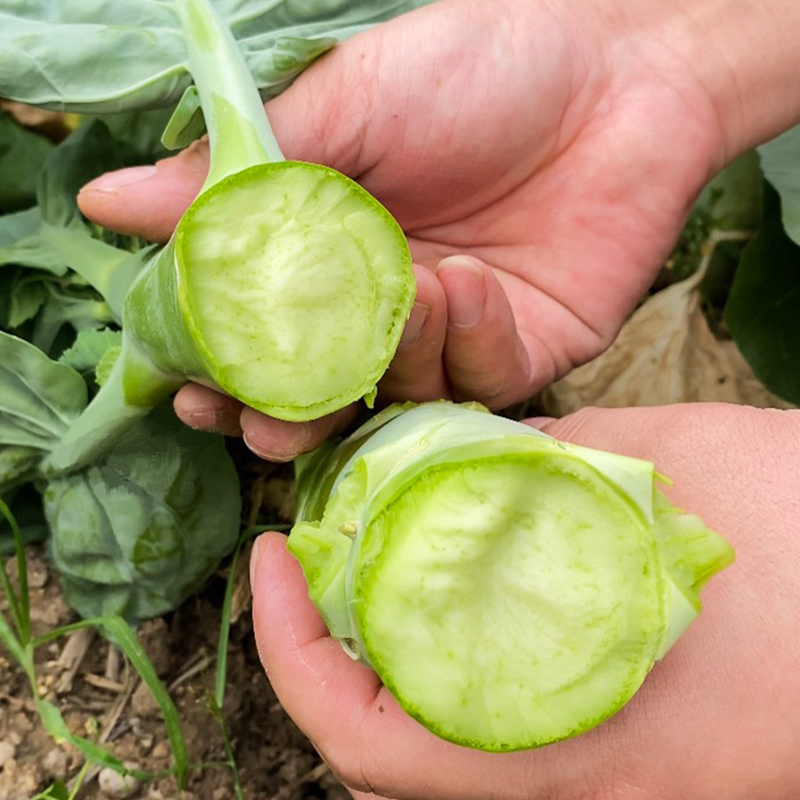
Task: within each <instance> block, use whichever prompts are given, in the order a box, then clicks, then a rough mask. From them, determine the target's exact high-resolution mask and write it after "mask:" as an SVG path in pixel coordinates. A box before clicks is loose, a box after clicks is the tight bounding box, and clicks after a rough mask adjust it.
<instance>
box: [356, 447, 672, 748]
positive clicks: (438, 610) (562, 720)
mask: <svg viewBox="0 0 800 800" xmlns="http://www.w3.org/2000/svg"><path fill="white" fill-rule="evenodd" d="M662 590H663V586H662V582H661V578H660V569H659V565H658V563H657V553H656V549H655V546H654V543H653V541H652V539H651V538H650V535H649V531H648V530H647V528H646V526H645V524H644V522H643V521H642V519H641V517H639V516H638V514H637V513H636V512H635V510H634V509H633V507H632V506H631V504H630V502H629V501H628V500H627V499H626V498H625V497H624V496H623V495H621V494H619V493H618V492H616V491H615V490H614V489H612V488H611V486H610V485H609V484H607V483H605V482H604V481H603V480H602V479H600V478H599V477H598V474H597V473H596V472H594V470H593V469H592V468H591V467H588V466H586V465H585V464H581V463H579V462H577V461H576V460H575V459H572V458H569V457H567V456H565V457H563V458H559V457H557V456H556V457H554V456H553V455H552V454H549V455H548V456H547V457H546V460H544V459H543V458H542V457H541V456H539V455H538V454H533V455H531V456H514V457H513V459H510V458H505V459H494V460H484V461H480V462H471V463H466V464H465V463H462V464H450V465H446V466H441V467H436V468H432V469H430V470H428V471H427V473H425V474H423V475H422V476H421V477H420V478H419V479H417V480H416V481H415V482H414V483H412V484H411V485H410V486H408V487H407V488H406V490H405V491H404V492H403V493H402V494H401V495H400V496H399V497H398V498H397V499H396V500H395V501H394V502H393V503H392V504H391V505H389V506H388V507H387V508H386V509H384V510H383V511H382V512H381V513H379V514H378V515H377V516H376V517H375V518H374V519H373V520H372V521H371V522H370V523H369V526H368V528H367V530H366V531H365V533H364V540H363V543H362V545H361V548H360V551H359V555H358V559H357V561H356V562H355V563H354V565H353V574H352V589H351V592H352V593H351V597H352V601H353V604H354V605H353V608H354V614H355V618H356V620H357V624H358V628H359V632H360V635H361V638H362V642H363V646H364V648H365V649H366V652H367V654H368V656H369V659H370V661H371V662H372V665H373V667H374V668H375V670H376V671H377V672H378V674H379V675H380V676H381V679H382V680H383V682H384V683H385V684H386V685H387V686H388V688H389V689H390V690H391V691H392V692H393V694H394V695H395V696H396V697H397V699H398V700H399V702H400V703H401V705H403V707H404V708H405V709H406V710H407V711H408V712H409V713H410V714H411V715H412V716H414V717H416V718H417V719H419V720H420V721H422V722H423V724H425V725H426V726H427V727H429V728H430V729H431V730H433V731H434V732H435V733H437V734H439V735H440V736H442V737H444V738H447V739H450V740H452V741H456V742H459V743H461V744H466V745H470V746H474V747H480V748H482V749H488V750H514V749H521V748H526V747H532V746H537V745H540V744H545V743H547V742H551V741H555V740H557V739H561V738H564V737H566V736H569V735H573V734H575V733H579V732H580V731H582V730H585V729H587V728H589V727H591V726H593V725H595V724H597V723H599V722H600V721H602V720H603V719H605V718H606V717H608V716H610V715H611V714H612V713H614V712H615V711H616V710H618V709H619V708H620V707H621V706H622V705H623V704H624V703H625V702H626V701H627V700H628V699H629V698H630V696H631V695H632V694H633V693H634V692H635V691H636V689H637V688H638V687H639V685H640V684H641V682H642V681H643V680H644V677H645V675H646V673H647V671H648V670H649V668H650V667H651V665H652V662H653V654H654V652H655V650H656V648H657V647H658V644H659V642H660V638H661V636H662V633H663V626H664V620H663V608H662V605H663V604H662Z"/></svg>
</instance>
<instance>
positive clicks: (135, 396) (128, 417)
mask: <svg viewBox="0 0 800 800" xmlns="http://www.w3.org/2000/svg"><path fill="white" fill-rule="evenodd" d="M183 383H185V380H184V379H182V378H179V377H176V376H174V375H169V374H168V373H166V372H163V371H162V370H160V369H159V368H158V367H156V366H155V365H154V364H153V362H152V361H150V359H149V358H148V357H147V356H146V355H145V354H144V353H142V352H141V350H140V349H139V348H138V347H137V346H136V345H135V344H134V343H133V342H131V341H130V340H129V337H127V336H125V335H124V333H123V339H122V352H121V353H120V355H119V357H118V358H117V360H116V362H115V364H114V367H113V369H112V370H111V374H110V375H109V376H108V380H107V381H106V382H105V383H104V384H103V386H102V388H101V389H100V391H99V392H98V393H97V395H96V396H95V398H94V400H92V402H91V403H90V404H89V405H88V406H87V408H86V409H85V411H84V412H83V413H82V414H81V415H80V416H79V417H78V419H77V420H76V421H75V422H74V423H73V425H72V427H70V429H69V430H68V431H67V433H66V434H65V435H64V438H63V439H62V440H61V441H60V442H59V444H58V445H57V446H56V448H55V449H54V450H53V452H52V453H51V454H50V455H49V456H48V457H47V458H46V459H45V461H44V463H43V464H42V472H43V473H44V474H45V475H46V476H48V477H52V476H53V475H58V474H64V473H67V472H72V471H74V470H76V469H80V468H81V467H84V466H86V465H87V464H89V463H91V462H92V461H95V460H96V459H98V458H100V457H101V456H103V455H105V454H106V453H107V452H108V451H109V450H110V449H111V448H112V447H113V446H114V445H115V444H116V443H117V441H118V440H119V438H120V437H121V436H122V435H123V434H124V433H125V431H126V430H127V429H128V428H129V427H130V426H131V425H132V424H133V423H134V422H136V421H137V420H138V419H141V418H142V417H144V416H146V415H147V414H148V413H149V412H150V411H151V409H153V408H154V407H155V406H156V405H157V404H158V403H160V402H161V401H162V400H163V399H164V398H166V397H167V396H169V395H170V394H171V393H172V392H174V391H175V390H176V389H177V388H178V387H179V386H181V385H182V384H183Z"/></svg>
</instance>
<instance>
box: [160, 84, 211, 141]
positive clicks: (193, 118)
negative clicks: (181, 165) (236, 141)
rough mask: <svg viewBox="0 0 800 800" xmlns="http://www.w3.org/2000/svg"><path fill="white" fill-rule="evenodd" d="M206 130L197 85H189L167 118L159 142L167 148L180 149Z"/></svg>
mask: <svg viewBox="0 0 800 800" xmlns="http://www.w3.org/2000/svg"><path fill="white" fill-rule="evenodd" d="M205 130H206V120H205V117H204V116H203V109H202V107H201V106H200V93H199V92H198V91H197V87H195V86H190V87H189V88H188V89H187V90H186V91H185V92H184V93H183V96H182V97H181V99H180V102H179V103H178V107H177V108H176V109H175V112H174V113H173V114H172V116H171V117H170V118H169V122H168V123H167V127H166V128H165V129H164V134H163V136H162V137H161V142H162V144H163V145H164V147H166V148H167V150H180V149H181V148H183V147H187V146H188V145H190V144H191V143H192V142H193V141H194V140H195V139H199V138H200V137H201V136H202V135H203V134H204V133H205Z"/></svg>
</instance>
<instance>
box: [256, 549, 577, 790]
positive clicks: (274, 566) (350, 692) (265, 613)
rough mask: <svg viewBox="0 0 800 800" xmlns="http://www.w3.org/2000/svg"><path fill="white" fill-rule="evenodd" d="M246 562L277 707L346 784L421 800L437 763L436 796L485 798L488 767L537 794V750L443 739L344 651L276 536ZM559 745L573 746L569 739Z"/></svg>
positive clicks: (540, 774) (541, 775)
mask: <svg viewBox="0 0 800 800" xmlns="http://www.w3.org/2000/svg"><path fill="white" fill-rule="evenodd" d="M250 563H251V570H250V578H251V585H252V590H253V624H254V630H255V636H256V642H257V645H258V652H259V656H260V658H261V662H262V664H263V666H264V668H265V670H266V671H267V675H268V676H269V679H270V682H271V683H272V686H273V688H274V689H275V692H276V694H277V696H278V698H279V700H280V701H281V703H282V704H283V706H284V708H285V709H286V711H287V712H288V713H289V715H290V716H291V717H292V718H293V719H294V721H295V722H296V723H297V725H298V726H299V727H300V728H301V729H302V730H303V731H304V733H305V734H306V735H307V736H308V737H309V738H310V739H311V741H312V742H313V743H314V744H315V746H316V747H317V749H318V750H319V751H320V753H321V754H322V757H323V758H324V759H325V761H326V762H327V763H328V764H329V765H330V766H331V768H332V769H333V770H334V771H335V772H336V773H337V775H339V777H340V779H341V780H342V781H343V783H344V784H345V785H346V786H348V787H350V788H351V790H355V791H356V792H366V793H367V795H368V796H371V795H370V794H369V793H373V794H377V795H378V796H379V797H380V796H381V795H386V796H388V797H395V796H398V795H397V794H396V791H395V790H399V789H401V788H402V795H401V796H402V797H403V798H408V800H411V799H412V798H419V800H429V798H430V796H431V783H430V781H431V776H437V775H439V773H440V772H441V769H442V768H443V765H446V769H447V771H448V776H449V777H448V782H447V789H445V790H444V792H443V793H441V792H439V793H437V795H436V796H437V798H438V800H471V799H472V798H475V800H479V799H480V800H485V788H486V776H487V775H488V774H490V771H492V770H495V769H497V770H498V772H497V773H496V774H502V775H503V779H504V780H507V781H508V784H509V785H515V783H516V785H521V786H524V787H525V789H526V796H529V797H538V796H540V795H538V794H537V791H538V790H539V789H540V788H543V787H544V786H545V781H546V778H547V776H548V772H549V770H548V769H546V766H547V763H546V762H547V758H546V755H545V754H544V751H542V755H541V756H537V758H536V761H537V765H538V767H539V768H537V769H536V770H534V769H532V764H531V754H530V753H505V754H501V755H498V754H491V753H484V752H479V751H476V750H471V749H469V748H464V747H457V746H456V745H453V744H450V743H449V742H445V741H444V740H442V739H439V738H438V737H436V736H434V735H433V734H432V733H430V732H429V731H427V730H425V729H424V728H423V727H422V726H420V725H419V724H418V723H417V722H416V721H415V720H413V719H412V718H411V717H410V716H408V715H407V714H406V713H405V712H404V711H402V709H401V708H400V707H399V706H398V705H397V703H396V702H395V701H394V699H393V698H392V697H391V695H390V694H389V693H388V692H387V690H386V689H385V688H383V687H382V686H381V684H380V681H379V679H378V677H377V675H376V674H375V673H374V672H372V670H370V669H368V668H367V667H365V666H364V665H362V664H360V663H357V662H355V661H352V660H351V659H350V658H349V657H348V656H347V655H346V654H345V653H344V651H343V650H342V649H341V647H340V646H339V644H338V643H337V642H335V641H334V640H333V639H331V638H330V637H329V636H328V635H327V630H326V628H325V624H324V623H323V621H322V619H321V618H320V616H319V614H318V613H317V612H316V610H315V609H314V606H313V605H312V604H311V601H310V600H309V599H308V592H307V589H306V585H305V581H304V579H303V575H302V572H301V570H300V566H299V564H298V563H297V562H296V561H295V560H294V559H293V558H292V557H291V556H290V554H289V553H288V552H287V550H286V545H285V539H284V538H283V537H282V536H280V535H278V534H266V535H264V536H262V537H260V538H259V539H258V540H257V542H256V545H255V546H254V548H253V555H252V557H251V562H250ZM584 741H585V740H584ZM560 747H562V748H565V747H566V749H567V750H569V751H570V752H569V753H566V755H570V753H571V752H572V750H571V749H570V745H569V743H567V744H566V745H565V744H562V745H560ZM572 747H573V748H574V747H575V745H572ZM527 792H529V794H527ZM355 796H356V797H358V796H359V795H358V794H356V795H355ZM362 796H363V795H362ZM541 796H546V795H545V794H544V793H543V794H542V795H541ZM547 796H549V795H547ZM509 797H511V795H509Z"/></svg>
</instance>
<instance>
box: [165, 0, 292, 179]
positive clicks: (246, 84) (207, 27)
mask: <svg viewBox="0 0 800 800" xmlns="http://www.w3.org/2000/svg"><path fill="white" fill-rule="evenodd" d="M175 3H176V7H177V10H178V13H179V15H180V18H181V23H182V25H183V28H184V30H185V32H186V42H187V45H188V49H189V71H190V72H191V74H192V78H193V79H194V82H195V85H196V86H197V90H198V92H199V94H200V104H201V106H202V108H203V114H204V115H205V119H206V127H207V128H208V138H209V144H210V150H211V164H210V167H209V171H208V177H207V178H206V182H205V184H203V189H202V191H205V190H206V189H208V188H210V187H211V186H213V185H214V184H215V183H218V182H219V181H220V180H222V179H223V178H225V177H227V176H228V175H231V174H233V173H234V172H239V171H240V170H242V169H246V168H247V167H251V166H255V165H257V164H267V163H270V162H273V161H283V160H284V157H283V153H281V150H280V147H279V146H278V143H277V141H276V140H275V136H274V134H273V133H272V128H271V127H270V125H269V121H268V120H267V115H266V113H265V111H264V106H263V104H262V102H261V97H260V95H259V94H258V88H257V87H256V84H255V81H254V80H253V76H252V75H251V74H250V70H249V69H248V67H247V64H246V63H245V60H244V57H243V56H242V53H241V51H240V50H239V46H238V45H237V44H236V40H235V39H234V38H233V35H232V34H231V32H230V29H229V28H228V26H227V25H226V24H225V23H224V22H223V20H222V19H221V18H220V17H219V15H218V14H217V12H216V11H215V9H214V8H213V6H212V5H211V3H210V2H209V0H175Z"/></svg>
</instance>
